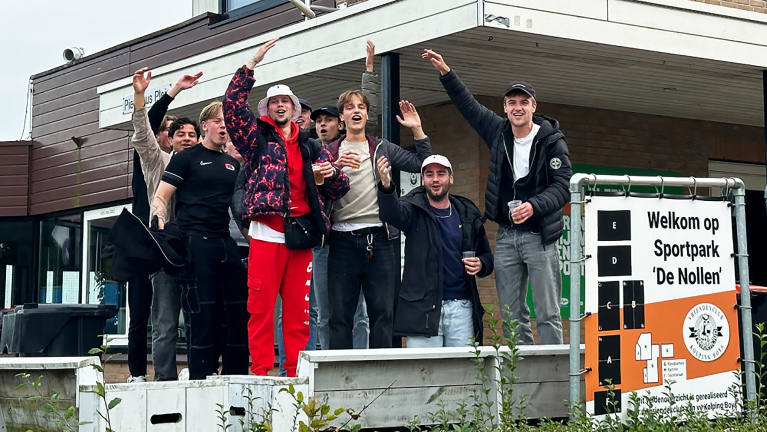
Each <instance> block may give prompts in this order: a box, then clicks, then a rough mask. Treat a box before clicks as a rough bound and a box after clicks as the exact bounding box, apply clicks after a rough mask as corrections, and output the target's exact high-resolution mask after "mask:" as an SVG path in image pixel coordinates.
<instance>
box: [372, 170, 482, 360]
mask: <svg viewBox="0 0 767 432" xmlns="http://www.w3.org/2000/svg"><path fill="white" fill-rule="evenodd" d="M377 168H378V172H379V174H380V181H379V183H378V205H379V208H380V215H381V220H382V221H384V222H388V223H390V224H392V225H394V226H395V227H397V228H399V229H400V230H402V232H404V233H405V238H406V240H405V269H404V272H403V274H402V288H401V290H400V293H399V299H398V300H397V311H396V313H395V314H394V334H395V335H398V336H407V347H408V348H426V347H443V346H467V345H470V344H471V343H472V342H473V341H476V342H477V343H478V344H480V345H481V344H482V314H483V313H484V309H483V308H482V304H481V303H480V299H479V292H478V291H477V282H476V278H475V276H479V277H485V276H488V275H489V274H490V273H492V272H493V254H492V252H491V251H490V243H489V242H488V240H487V235H486V234H485V228H484V226H483V222H484V221H485V218H484V217H483V216H482V212H480V211H479V209H478V208H477V206H476V205H475V204H474V203H473V202H472V201H471V200H470V199H468V198H464V197H461V196H458V195H452V194H450V193H449V191H450V186H451V185H452V184H453V166H452V165H451V164H450V161H449V160H448V159H447V158H446V157H444V156H441V155H432V156H429V157H428V158H426V160H424V161H423V165H422V168H421V182H422V185H421V186H419V187H417V188H415V189H413V190H412V191H410V193H408V194H407V195H405V196H403V197H402V198H400V199H397V194H396V193H395V190H394V189H395V188H394V185H392V182H391V177H390V175H389V172H390V171H391V167H390V166H389V162H388V161H387V160H386V158H384V157H383V156H382V157H380V158H379V159H378V163H377Z"/></svg>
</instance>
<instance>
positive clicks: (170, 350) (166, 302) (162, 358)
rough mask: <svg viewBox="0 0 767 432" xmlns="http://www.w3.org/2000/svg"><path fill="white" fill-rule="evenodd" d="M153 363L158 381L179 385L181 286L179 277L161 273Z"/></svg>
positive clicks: (155, 309) (155, 288)
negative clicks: (177, 349) (176, 382)
mask: <svg viewBox="0 0 767 432" xmlns="http://www.w3.org/2000/svg"><path fill="white" fill-rule="evenodd" d="M152 287H153V296H152V363H153V364H154V380H155V381H175V380H177V379H178V372H177V369H176V341H177V340H178V316H179V311H180V310H181V284H180V282H179V278H178V276H177V275H173V276H169V275H167V274H165V272H164V271H160V272H158V273H156V274H155V275H154V278H152Z"/></svg>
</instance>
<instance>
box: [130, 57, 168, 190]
mask: <svg viewBox="0 0 767 432" xmlns="http://www.w3.org/2000/svg"><path fill="white" fill-rule="evenodd" d="M151 77H152V72H150V71H149V70H148V69H147V68H141V69H139V70H137V71H136V72H135V73H134V74H133V94H134V96H133V99H134V101H133V116H132V117H131V121H132V123H133V136H132V137H131V144H132V145H133V148H135V149H136V152H137V153H138V155H139V159H140V162H141V169H142V171H143V173H144V178H145V180H147V181H148V184H155V185H156V184H157V181H159V179H160V177H161V176H162V172H163V170H164V169H165V166H164V165H163V162H162V155H161V153H162V150H161V149H160V145H159V144H158V143H157V138H156V137H155V134H154V133H150V132H149V131H150V129H151V127H150V123H151V121H150V120H149V117H148V116H147V112H146V106H145V102H144V92H145V91H146V88H147V87H148V86H149V81H150V80H151ZM155 178H156V179H157V180H156V181H155V180H153V179H155Z"/></svg>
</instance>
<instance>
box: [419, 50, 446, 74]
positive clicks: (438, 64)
mask: <svg viewBox="0 0 767 432" xmlns="http://www.w3.org/2000/svg"><path fill="white" fill-rule="evenodd" d="M421 58H425V59H428V60H429V61H430V62H431V64H432V65H433V66H434V68H435V69H437V70H438V71H439V74H440V75H446V74H447V73H448V72H450V67H448V65H447V63H445V60H443V59H442V56H441V55H439V54H437V53H436V52H434V51H432V50H430V49H425V50H423V54H421Z"/></svg>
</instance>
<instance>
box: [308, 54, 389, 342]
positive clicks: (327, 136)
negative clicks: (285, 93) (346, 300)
mask: <svg viewBox="0 0 767 432" xmlns="http://www.w3.org/2000/svg"><path fill="white" fill-rule="evenodd" d="M365 51H366V55H365V71H364V72H363V73H362V93H363V94H364V95H365V96H366V97H367V98H368V101H369V102H370V108H369V109H368V121H367V122H366V123H365V132H366V133H369V134H372V133H373V132H374V131H375V129H376V126H377V125H378V115H379V109H378V107H379V106H380V103H379V97H380V93H381V78H380V76H379V75H378V74H376V73H375V44H373V42H372V41H366V42H365ZM311 118H312V121H314V126H315V130H316V131H317V136H318V137H319V139H320V141H322V145H325V146H327V145H330V143H331V142H333V141H336V140H338V139H339V138H340V137H341V136H342V135H345V134H346V130H345V128H344V124H343V122H342V121H341V115H340V113H339V112H338V108H337V107H336V106H335V105H323V106H322V107H320V108H319V109H316V110H314V111H313V112H312V116H311ZM329 250H330V248H329V247H328V246H327V244H323V245H322V247H316V248H314V260H313V266H312V268H313V270H314V273H313V275H312V287H313V288H314V292H315V295H316V297H317V305H318V309H319V323H318V325H317V337H318V339H319V341H320V346H321V347H322V349H324V350H326V349H329V348H330V325H329V323H330V298H329V297H328V254H329ZM369 334H370V326H369V320H368V315H367V305H366V304H365V296H364V294H362V293H361V292H360V298H359V301H358V302H357V310H356V311H355V312H354V328H353V331H352V346H353V348H355V349H365V348H367V347H368V335H369Z"/></svg>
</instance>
